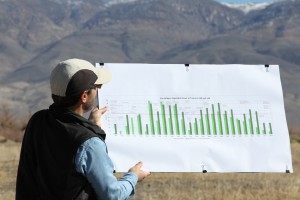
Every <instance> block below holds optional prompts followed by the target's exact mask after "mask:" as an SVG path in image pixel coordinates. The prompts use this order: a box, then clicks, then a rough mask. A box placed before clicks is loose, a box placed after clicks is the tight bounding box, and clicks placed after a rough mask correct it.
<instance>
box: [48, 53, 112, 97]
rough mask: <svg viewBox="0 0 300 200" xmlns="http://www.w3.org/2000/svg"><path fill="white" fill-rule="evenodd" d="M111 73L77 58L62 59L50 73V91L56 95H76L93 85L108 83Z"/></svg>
mask: <svg viewBox="0 0 300 200" xmlns="http://www.w3.org/2000/svg"><path fill="white" fill-rule="evenodd" d="M110 80H111V73H110V72H109V71H108V70H106V69H103V68H96V67H94V65H92V64H91V63H90V62H88V61H86V60H81V59H77V58H72V59H69V60H65V61H62V62H60V63H58V65H57V66H56V67H55V68H54V69H53V71H52V72H51V75H50V87H51V92H52V94H54V95H57V96H62V97H66V96H76V95H80V94H81V93H82V92H83V91H85V90H88V89H90V88H92V87H93V86H94V85H100V84H105V83H108V82H109V81H110Z"/></svg>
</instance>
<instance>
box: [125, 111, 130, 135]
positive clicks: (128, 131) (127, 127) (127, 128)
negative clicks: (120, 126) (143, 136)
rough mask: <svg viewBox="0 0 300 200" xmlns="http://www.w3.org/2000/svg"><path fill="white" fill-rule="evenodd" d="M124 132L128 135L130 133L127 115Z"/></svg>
mask: <svg viewBox="0 0 300 200" xmlns="http://www.w3.org/2000/svg"><path fill="white" fill-rule="evenodd" d="M126 124H127V125H126V133H127V134H128V135H129V134H130V129H129V118H128V115H126Z"/></svg>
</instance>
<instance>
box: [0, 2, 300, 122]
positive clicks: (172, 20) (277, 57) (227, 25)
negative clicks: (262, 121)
mask: <svg viewBox="0 0 300 200" xmlns="http://www.w3.org/2000/svg"><path fill="white" fill-rule="evenodd" d="M118 2H119V1H116V2H115V4H114V5H109V4H108V1H97V0H87V1H85V2H84V3H82V1H75V0H74V1H63V0H61V1H57V0H56V1H54V0H46V1H42V0H23V1H21V2H20V1H17V0H11V1H1V2H0V14H1V16H6V17H5V18H1V19H0V30H1V32H0V58H1V68H0V84H1V86H0V92H1V94H2V95H1V103H2V104H6V105H8V106H10V107H11V108H12V109H13V110H14V112H15V113H16V115H22V114H23V115H26V114H27V113H28V112H29V111H31V112H34V111H36V110H38V109H41V108H44V107H46V106H47V105H48V104H50V103H51V99H50V94H49V93H50V89H49V85H48V77H49V74H50V71H51V69H52V68H53V67H54V66H55V64H56V63H57V62H58V61H60V60H63V59H68V58H70V57H79V58H83V59H87V60H90V61H91V62H144V63H206V64H213V63H216V64H232V63H238V64H239V63H240V64H279V65H280V66H281V76H282V83H283V91H284V95H285V104H286V111H287V118H288V123H289V124H294V125H297V124H299V122H300V116H299V114H298V113H299V111H300V99H299V93H300V92H299V90H298V87H299V85H300V80H299V79H297V77H298V76H299V74H300V67H299V64H300V56H299V54H300V40H299V35H300V28H299V26H298V25H299V24H300V15H299V10H300V1H284V2H277V3H273V4H270V5H269V6H266V7H265V8H262V9H259V10H252V11H250V12H248V13H244V12H242V11H241V10H237V9H234V8H230V7H228V6H225V5H222V4H220V3H217V2H215V1H212V0H201V1H199V0H139V1H128V2H127V1H126V2H125V3H124V2H123V3H118Z"/></svg>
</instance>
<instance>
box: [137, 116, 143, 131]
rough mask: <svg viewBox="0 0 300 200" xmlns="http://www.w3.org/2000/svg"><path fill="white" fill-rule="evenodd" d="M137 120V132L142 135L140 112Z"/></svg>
mask: <svg viewBox="0 0 300 200" xmlns="http://www.w3.org/2000/svg"><path fill="white" fill-rule="evenodd" d="M137 121H138V129H139V134H140V135H143V128H142V117H141V115H140V114H138V116H137Z"/></svg>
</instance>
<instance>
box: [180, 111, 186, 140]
mask: <svg viewBox="0 0 300 200" xmlns="http://www.w3.org/2000/svg"><path fill="white" fill-rule="evenodd" d="M181 116H182V120H181V123H182V133H183V135H186V128H185V120H184V113H183V112H182V113H181Z"/></svg>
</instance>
